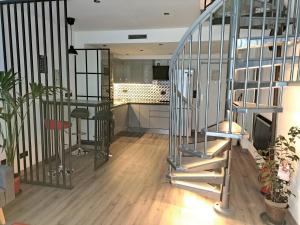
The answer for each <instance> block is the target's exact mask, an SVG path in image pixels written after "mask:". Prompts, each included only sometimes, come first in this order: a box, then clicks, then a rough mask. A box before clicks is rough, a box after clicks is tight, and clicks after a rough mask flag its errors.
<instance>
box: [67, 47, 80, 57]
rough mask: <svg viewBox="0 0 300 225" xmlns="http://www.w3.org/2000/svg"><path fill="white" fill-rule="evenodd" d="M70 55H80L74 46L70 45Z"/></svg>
mask: <svg viewBox="0 0 300 225" xmlns="http://www.w3.org/2000/svg"><path fill="white" fill-rule="evenodd" d="M68 53H69V54H73V55H78V52H77V51H76V50H75V48H74V46H73V45H70V48H69V50H68Z"/></svg>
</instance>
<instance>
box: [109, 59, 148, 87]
mask: <svg viewBox="0 0 300 225" xmlns="http://www.w3.org/2000/svg"><path fill="white" fill-rule="evenodd" d="M152 66H153V60H120V59H114V60H113V62H112V76H113V81H114V83H143V84H145V83H146V84H147V83H151V82H152V77H153V70H152Z"/></svg>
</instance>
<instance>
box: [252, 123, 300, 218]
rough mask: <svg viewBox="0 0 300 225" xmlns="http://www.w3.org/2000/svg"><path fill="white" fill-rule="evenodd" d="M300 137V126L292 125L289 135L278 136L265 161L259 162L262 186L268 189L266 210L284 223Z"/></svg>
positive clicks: (270, 215)
mask: <svg viewBox="0 0 300 225" xmlns="http://www.w3.org/2000/svg"><path fill="white" fill-rule="evenodd" d="M297 139H300V128H298V127H291V128H290V130H289V132H288V136H287V137H284V136H281V135H280V136H278V137H277V138H276V141H275V145H274V146H271V147H270V148H269V149H267V150H264V151H265V152H266V151H267V152H268V154H266V156H265V157H263V158H264V161H260V162H258V166H259V168H260V170H259V176H260V178H261V179H260V181H261V183H262V186H263V187H265V188H266V190H268V192H267V193H266V195H265V203H266V212H267V215H268V217H269V220H270V221H271V222H272V223H275V224H282V223H283V221H284V217H285V214H286V211H287V208H288V201H289V197H290V196H291V195H294V194H293V193H292V192H291V190H290V185H291V182H292V180H293V175H294V172H295V166H296V162H297V161H298V160H299V157H298V155H297V153H296V147H295V145H296V141H297Z"/></svg>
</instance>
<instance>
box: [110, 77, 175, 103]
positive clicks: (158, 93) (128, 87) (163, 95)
mask: <svg viewBox="0 0 300 225" xmlns="http://www.w3.org/2000/svg"><path fill="white" fill-rule="evenodd" d="M169 84H170V83H169V81H153V83H152V84H130V83H115V84H114V85H113V87H114V90H113V96H114V99H115V100H123V101H126V102H158V101H169V98H170V88H169Z"/></svg>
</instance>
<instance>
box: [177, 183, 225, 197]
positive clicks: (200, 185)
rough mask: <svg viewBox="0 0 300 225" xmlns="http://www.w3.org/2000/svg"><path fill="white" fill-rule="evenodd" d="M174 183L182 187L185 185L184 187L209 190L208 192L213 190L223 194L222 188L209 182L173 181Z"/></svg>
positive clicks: (215, 192)
mask: <svg viewBox="0 0 300 225" xmlns="http://www.w3.org/2000/svg"><path fill="white" fill-rule="evenodd" d="M172 184H174V185H178V186H181V187H183V186H184V187H187V188H191V189H196V190H202V191H207V192H211V193H214V194H221V190H220V188H217V187H214V186H212V185H210V184H207V183H202V182H192V181H172Z"/></svg>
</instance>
